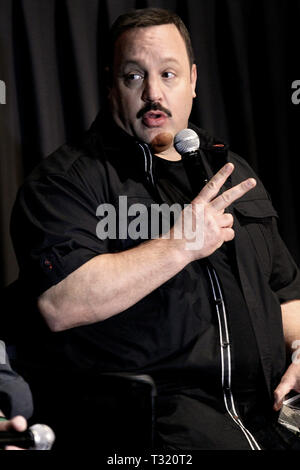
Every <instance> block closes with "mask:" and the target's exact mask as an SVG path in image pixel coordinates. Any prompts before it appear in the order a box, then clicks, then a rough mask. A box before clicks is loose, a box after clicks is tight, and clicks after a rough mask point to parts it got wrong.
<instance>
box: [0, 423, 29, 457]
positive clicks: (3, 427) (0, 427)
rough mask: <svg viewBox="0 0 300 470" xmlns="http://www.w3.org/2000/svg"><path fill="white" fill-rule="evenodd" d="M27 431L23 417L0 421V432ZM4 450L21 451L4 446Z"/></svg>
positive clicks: (17, 448) (13, 447)
mask: <svg viewBox="0 0 300 470" xmlns="http://www.w3.org/2000/svg"><path fill="white" fill-rule="evenodd" d="M26 429H27V421H26V419H25V418H23V416H15V417H14V418H12V419H10V420H7V421H0V432H1V431H18V432H23V431H26ZM5 450H23V449H20V448H19V447H15V446H6V447H5Z"/></svg>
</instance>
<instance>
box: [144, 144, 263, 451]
mask: <svg viewBox="0 0 300 470" xmlns="http://www.w3.org/2000/svg"><path fill="white" fill-rule="evenodd" d="M138 145H139V147H140V148H141V149H142V151H143V155H144V160H145V173H146V177H147V181H148V183H149V184H151V185H152V187H153V189H154V191H155V192H156V194H158V196H159V197H160V195H159V192H158V189H157V187H156V184H155V182H154V177H153V157H152V153H151V150H150V148H149V146H148V145H147V144H141V143H138ZM160 199H161V198H160ZM207 271H208V277H209V280H210V284H211V287H212V292H213V296H214V300H215V304H216V311H217V316H218V324H219V336H220V348H221V367H222V388H223V399H224V404H225V408H226V411H227V413H228V414H229V416H230V417H231V419H232V420H233V421H234V423H235V424H236V425H237V426H238V427H239V428H240V430H241V431H242V432H243V434H244V436H245V438H246V439H247V441H248V443H249V446H250V448H251V450H261V448H260V446H259V445H258V443H257V442H256V440H255V438H254V437H253V435H252V434H251V433H250V431H249V430H248V429H247V428H246V427H245V426H244V424H243V423H242V420H241V418H240V417H239V415H238V413H237V411H236V407H235V403H234V399H233V395H232V390H231V349H230V338H229V331H228V325H227V314H226V308H225V302H224V298H223V294H222V290H221V286H220V282H219V279H218V276H217V273H216V271H215V269H214V268H213V267H211V266H209V265H207Z"/></svg>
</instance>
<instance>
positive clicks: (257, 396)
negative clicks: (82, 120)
mask: <svg viewBox="0 0 300 470" xmlns="http://www.w3.org/2000/svg"><path fill="white" fill-rule="evenodd" d="M109 72H110V92H109V105H110V111H109V114H110V115H111V117H109V115H108V114H107V115H106V116H105V118H104V119H101V117H98V118H97V120H96V122H95V123H94V124H93V126H92V128H91V130H90V131H89V132H88V133H87V135H86V136H85V139H84V141H83V142H81V143H80V144H77V145H76V146H72V147H70V146H63V147H62V148H61V149H60V150H58V151H57V152H55V153H54V155H52V156H50V157H49V158H48V159H46V160H45V161H44V162H43V163H42V164H41V165H40V166H39V167H38V168H37V169H36V170H35V171H34V172H33V174H32V175H31V176H30V177H29V178H28V180H27V181H26V182H25V185H24V186H23V188H22V189H21V191H20V193H19V195H18V199H17V203H16V205H15V209H14V213H13V220H12V235H13V240H14V244H15V249H16V254H17V257H18V260H19V264H20V283H21V284H22V285H23V287H24V292H25V294H24V297H26V296H27V297H28V300H29V301H30V302H33V303H35V302H36V305H37V309H36V310H34V309H33V310H32V314H31V315H28V316H27V317H26V323H27V329H28V334H29V335H30V336H29V337H28V336H26V342H25V343H24V344H23V347H22V348H21V351H22V361H23V363H24V364H23V366H24V373H26V374H27V376H28V379H29V380H30V384H31V386H32V387H33V393H34V397H35V403H36V406H37V409H38V413H40V414H41V415H42V416H43V417H44V418H43V419H44V420H47V422H48V423H49V424H50V425H52V426H53V427H54V430H56V429H57V428H55V423H54V422H53V423H51V417H52V419H53V416H54V415H55V419H56V425H58V422H59V421H60V422H61V423H62V421H63V418H62V417H65V416H66V413H67V416H68V418H67V419H68V420H69V419H71V417H72V414H73V416H74V420H73V421H74V423H75V422H76V418H77V419H78V420H79V422H80V426H81V429H82V419H84V420H85V423H86V426H87V427H90V425H91V423H92V421H93V420H94V421H97V424H96V425H95V426H94V428H93V429H94V432H99V433H100V431H101V430H100V429H99V428H101V416H100V415H99V412H98V411H97V410H98V407H99V406H100V405H99V401H100V399H99V398H98V402H97V396H98V394H99V388H97V383H98V380H99V375H100V374H102V373H103V372H131V373H135V374H136V373H142V374H150V375H151V377H152V378H153V379H154V381H155V383H156V386H157V393H158V396H157V399H156V411H157V414H156V432H157V437H158V441H157V445H159V446H161V447H162V448H165V449H177V450H178V449H181V450H182V449H253V450H256V449H259V448H287V447H295V446H297V442H298V441H297V439H296V437H295V436H294V435H293V434H292V433H289V431H286V430H285V429H284V428H283V427H280V425H277V424H276V419H277V414H276V413H275V412H274V410H273V409H272V407H273V393H274V391H275V404H274V407H275V408H276V410H278V409H279V408H280V406H281V403H282V400H283V398H284V396H285V395H286V394H287V393H288V392H289V391H291V390H292V389H294V390H296V391H300V384H299V381H300V365H299V364H297V361H294V362H293V363H291V364H290V365H289V366H288V368H287V371H286V372H285V368H286V364H285V360H286V358H285V344H284V338H285V340H286V343H287V345H289V346H291V345H295V344H296V343H295V340H297V339H299V337H300V331H299V330H300V328H299V301H298V300H297V299H299V298H300V297H299V295H300V287H299V272H298V270H297V267H296V266H295V263H294V262H293V260H292V259H291V257H290V255H289V253H288V251H287V249H286V247H285V246H284V244H283V242H282V241H281V239H280V237H279V235H278V231H277V227H276V217H277V214H276V212H275V210H274V209H273V207H272V204H271V202H270V200H269V198H268V195H267V193H266V191H265V189H264V188H263V186H262V184H261V182H260V181H259V180H258V178H257V177H256V176H255V174H254V173H253V171H252V170H251V168H250V167H249V166H248V165H247V163H246V162H245V161H244V160H242V159H241V158H240V157H238V156H236V155H234V154H233V153H232V152H230V151H229V150H228V148H227V146H226V145H225V144H224V143H222V142H220V141H217V140H215V139H213V138H212V137H210V136H209V135H208V134H207V133H206V132H204V131H202V130H199V129H197V128H195V127H194V126H192V125H191V124H190V126H191V127H193V129H194V130H195V131H196V132H197V133H198V134H199V136H200V141H201V146H200V151H199V161H198V162H197V163H196V164H195V167H192V169H191V168H189V169H188V167H187V165H186V164H185V163H184V161H183V160H182V159H181V156H180V155H179V153H178V152H177V151H176V150H175V147H174V144H173V138H174V136H175V135H176V134H177V133H178V132H179V131H181V130H182V129H184V128H187V127H188V126H189V122H188V120H189V116H190V112H191V108H192V102H193V99H194V98H195V87H196V78H197V71H196V65H195V63H194V57H193V52H192V47H191V43H190V38H189V35H188V32H187V31H186V28H185V26H184V25H183V23H182V22H181V20H180V19H179V18H178V17H177V16H176V15H174V14H173V13H169V12H166V11H164V10H157V9H145V10H137V11H135V12H133V13H129V14H128V15H125V16H122V17H120V18H119V19H118V20H117V22H116V23H115V25H114V26H113V28H112V33H111V63H110V67H109ZM200 164H201V165H200ZM199 165H200V166H201V171H200V169H199ZM191 170H192V171H191ZM203 170H204V172H205V173H206V177H205V178H204V179H209V180H210V182H209V183H208V184H206V185H205V182H204V181H203V179H201V178H202V177H201V176H200V175H202V172H203ZM198 171H199V188H198V189H197V191H195V188H193V187H192V185H191V181H190V177H189V174H191V173H193V172H194V173H196V172H198ZM213 174H215V176H213ZM125 196H126V198H125V199H124V197H125ZM122 197H123V199H122ZM124 202H126V204H127V206H126V210H125V213H124ZM163 203H167V204H169V205H172V204H173V203H179V204H180V205H181V206H182V207H185V208H184V210H183V211H182V212H181V214H180V217H178V218H177V219H176V220H175V223H174V225H173V226H172V227H171V228H170V229H169V230H167V232H166V233H164V234H160V236H154V237H152V238H151V237H148V239H146V238H147V237H145V236H144V235H145V234H144V232H143V236H140V237H136V232H138V227H137V225H138V223H137V222H136V221H135V220H134V219H133V218H132V217H133V215H136V212H134V209H136V207H137V206H134V204H140V205H139V206H138V207H139V208H140V210H142V209H141V204H143V207H146V208H147V212H146V215H147V217H148V216H149V217H150V219H151V214H153V212H152V209H153V204H156V205H157V204H163ZM189 203H191V204H189ZM185 204H188V206H184V205H185ZM111 207H113V208H114V211H113V212H112V213H113V215H115V216H116V217H115V218H114V217H112V219H109V218H108V219H107V220H108V229H107V233H106V234H105V233H104V232H105V230H104V225H103V216H105V215H106V212H107V211H108V212H109V210H110V209H111ZM127 209H128V210H127ZM139 220H140V223H141V225H143V222H142V220H144V219H142V218H141V219H139ZM145 220H146V219H145ZM147 220H148V219H147ZM151 220H152V219H151ZM151 220H150V225H148V228H149V226H151ZM185 222H193V224H192V225H191V224H190V223H186V224H185ZM132 223H133V225H132ZM99 224H100V225H99ZM124 224H125V231H124ZM134 224H135V225H134ZM145 224H146V222H145ZM133 227H135V228H136V230H135V232H134V230H132V228H133ZM186 227H190V229H188V228H186ZM193 227H196V232H195V230H194V231H193ZM178 231H179V232H180V231H181V236H180V237H178V236H176V233H178ZM133 232H134V235H132V236H130V234H132V233H133ZM141 232H142V230H141ZM24 234H26V236H24ZM97 234H98V236H97ZM198 235H199V236H198ZM200 235H203V239H202V237H201V236H200ZM145 239H146V240H145ZM188 242H189V243H191V242H192V245H193V246H192V248H190V249H187V247H188ZM280 303H281V307H280ZM28 325H31V333H30V328H28ZM29 338H30V339H29ZM66 377H67V379H66ZM70 377H72V379H71V378H70ZM62 383H63V384H64V385H62ZM46 384H47V385H46ZM95 388H96V391H94V390H95ZM100 388H101V387H100ZM46 397H48V399H47V398H46ZM47 406H48V414H49V416H47V417H46V416H45V414H46V413H47ZM78 409H79V412H78ZM66 410H68V411H66ZM78 413H79V415H78ZM97 413H98V414H97ZM60 414H61V416H60ZM89 414H90V415H91V416H89ZM96 417H97V418H96ZM59 418H60V419H59ZM128 425H129V424H128ZM117 426H118V425H117V424H116V429H117ZM61 427H62V425H61ZM83 428H84V427H83ZM68 432H69V431H68ZM71 432H72V431H71ZM104 434H105V429H104V431H103V433H102V434H101V439H102V438H104V437H103V436H104ZM81 437H82V436H81ZM73 438H74V436H73ZM125 438H126V436H125V435H124V436H123V439H125ZM57 441H59V438H57ZM99 442H101V440H100V441H99Z"/></svg>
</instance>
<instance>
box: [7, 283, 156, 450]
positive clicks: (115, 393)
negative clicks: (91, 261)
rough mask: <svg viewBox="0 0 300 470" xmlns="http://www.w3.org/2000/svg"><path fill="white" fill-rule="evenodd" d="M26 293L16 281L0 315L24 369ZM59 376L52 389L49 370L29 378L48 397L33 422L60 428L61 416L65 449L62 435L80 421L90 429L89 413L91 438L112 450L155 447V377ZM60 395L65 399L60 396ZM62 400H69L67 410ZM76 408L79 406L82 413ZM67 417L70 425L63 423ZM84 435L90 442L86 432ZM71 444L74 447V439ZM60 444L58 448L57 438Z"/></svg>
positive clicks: (12, 357) (11, 352)
mask: <svg viewBox="0 0 300 470" xmlns="http://www.w3.org/2000/svg"><path fill="white" fill-rule="evenodd" d="M24 296H26V293H24V292H22V289H21V287H20V284H19V282H18V281H15V282H14V283H12V284H11V285H9V286H8V287H6V288H5V289H3V290H2V295H1V303H2V306H3V307H4V308H2V309H1V314H0V338H1V339H2V340H3V341H5V343H6V347H7V352H8V355H9V358H10V361H11V363H12V367H13V368H15V369H16V370H17V371H19V372H21V373H22V369H21V370H19V363H18V354H17V347H16V344H17V343H18V341H19V340H20V339H21V336H22V334H23V328H22V322H24V320H25V321H26V312H23V311H22V309H23V302H22V299H24ZM24 317H25V318H24ZM25 379H27V380H28V377H26V376H25ZM55 380H56V382H57V383H56V384H54V387H53V388H52V387H51V379H50V378H49V377H48V375H47V374H46V375H45V376H44V377H43V375H42V374H41V376H39V379H38V382H37V383H36V384H33V383H31V382H30V385H31V388H32V391H33V395H34V396H36V397H37V400H36V401H38V397H39V395H41V394H43V396H48V398H47V400H45V403H48V405H47V407H48V409H46V408H45V407H44V408H43V407H42V408H41V409H40V408H39V406H37V407H36V408H37V410H36V414H35V415H34V417H33V420H34V421H35V422H36V420H39V421H40V419H43V421H44V422H46V423H47V424H49V425H50V426H51V427H53V429H54V431H55V432H56V422H57V419H59V421H61V426H60V429H58V434H59V435H60V436H61V444H62V448H63V447H64V446H65V445H66V442H65V439H64V435H65V434H66V432H67V428H69V429H71V428H72V427H73V426H76V420H77V425H78V426H79V425H80V423H81V424H82V426H86V427H87V428H88V427H89V424H88V423H89V418H90V417H91V416H95V427H94V429H93V430H92V429H91V430H90V431H87V432H90V433H94V435H93V436H91V440H93V441H97V435H98V434H99V444H100V443H101V445H102V446H103V447H104V448H111V446H112V445H113V446H114V448H116V449H117V448H119V449H120V448H123V449H128V448H134V449H141V450H147V449H151V448H153V447H155V443H156V432H155V400H156V394H157V390H156V386H155V383H154V380H153V378H152V377H151V376H149V375H145V374H135V373H125V372H114V373H110V372H106V373H97V374H95V373H93V374H92V373H89V372H80V373H78V374H76V373H72V374H71V373H70V374H69V375H68V376H66V375H65V374H64V375H62V376H61V378H59V379H57V378H55ZM59 384H61V389H60V387H59V386H58V385H59ZM63 384H64V385H63ZM72 390H74V391H75V390H76V396H80V404H77V403H74V404H72ZM91 391H92V392H91ZM59 393H61V394H62V396H63V399H60V396H59ZM55 394H56V395H55ZM69 397H70V399H69ZM63 403H70V407H69V409H68V410H67V409H66V407H65V406H64V405H63ZM36 404H37V403H36ZM60 405H61V406H60ZM77 406H79V407H80V409H79V410H78V411H77V410H76V407H77ZM75 410H76V411H75ZM83 414H84V416H83ZM64 416H65V423H66V428H64V426H63V423H62V421H63V420H62V417H64ZM76 416H77V418H76ZM79 416H80V418H79ZM70 423H72V424H70ZM70 439H71V440H72V438H70ZM86 439H87V440H88V436H86ZM69 444H70V445H73V443H72V442H70V443H69ZM56 446H57V447H58V448H59V447H60V442H59V439H57V442H56Z"/></svg>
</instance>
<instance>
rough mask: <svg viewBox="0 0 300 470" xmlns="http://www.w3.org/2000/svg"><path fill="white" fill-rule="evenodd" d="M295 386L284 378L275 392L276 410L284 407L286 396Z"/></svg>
mask: <svg viewBox="0 0 300 470" xmlns="http://www.w3.org/2000/svg"><path fill="white" fill-rule="evenodd" d="M292 388H293V384H292V383H291V382H290V381H289V380H287V379H286V378H285V376H283V377H282V379H281V382H280V384H279V385H278V387H277V388H276V389H275V391H274V406H273V408H274V410H275V411H279V410H280V408H281V407H282V404H283V401H284V398H285V396H286V395H287V394H288V393H289V392H290V391H291V390H292Z"/></svg>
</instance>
